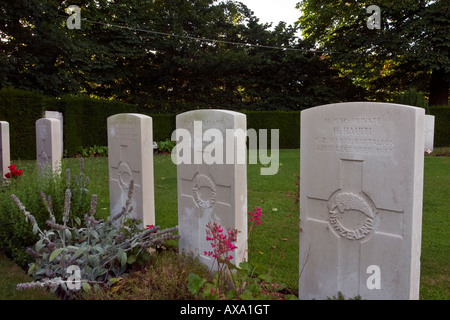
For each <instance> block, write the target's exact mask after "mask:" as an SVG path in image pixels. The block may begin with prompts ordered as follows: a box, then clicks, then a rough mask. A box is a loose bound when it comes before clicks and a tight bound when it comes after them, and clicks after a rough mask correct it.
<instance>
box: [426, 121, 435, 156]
mask: <svg viewBox="0 0 450 320" xmlns="http://www.w3.org/2000/svg"><path fill="white" fill-rule="evenodd" d="M433 149H434V116H432V115H425V152H427V153H431V152H433Z"/></svg>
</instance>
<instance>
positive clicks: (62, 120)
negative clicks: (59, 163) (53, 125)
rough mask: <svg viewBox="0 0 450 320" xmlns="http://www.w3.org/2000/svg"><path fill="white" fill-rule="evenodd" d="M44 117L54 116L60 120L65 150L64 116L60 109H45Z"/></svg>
mask: <svg viewBox="0 0 450 320" xmlns="http://www.w3.org/2000/svg"><path fill="white" fill-rule="evenodd" d="M44 118H52V119H58V120H59V127H60V135H61V150H63V152H64V117H63V114H62V113H61V112H58V111H45V114H44Z"/></svg>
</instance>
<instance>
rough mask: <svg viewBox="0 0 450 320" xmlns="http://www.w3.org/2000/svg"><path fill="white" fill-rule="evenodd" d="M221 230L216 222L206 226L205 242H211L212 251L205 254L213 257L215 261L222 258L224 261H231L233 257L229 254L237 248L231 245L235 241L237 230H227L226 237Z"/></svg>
mask: <svg viewBox="0 0 450 320" xmlns="http://www.w3.org/2000/svg"><path fill="white" fill-rule="evenodd" d="M222 232H223V228H222V227H221V226H220V225H218V224H217V223H216V222H214V223H211V222H209V223H208V224H207V225H206V240H207V241H211V248H213V251H210V252H206V251H205V255H206V254H207V255H208V256H213V257H214V258H215V259H218V258H222V259H224V260H231V259H233V256H231V255H230V253H231V252H232V251H233V250H235V249H237V246H236V245H234V244H233V242H235V241H236V240H237V232H238V231H237V230H236V229H234V228H233V229H230V230H228V233H227V235H225V234H223V233H222Z"/></svg>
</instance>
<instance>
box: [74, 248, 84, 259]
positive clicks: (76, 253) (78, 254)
mask: <svg viewBox="0 0 450 320" xmlns="http://www.w3.org/2000/svg"><path fill="white" fill-rule="evenodd" d="M85 251H86V248H83V247H81V248H78V249H77V251H75V255H74V258H75V259H76V258H78V257H79V256H81V255H82V254H83V253H84V252H85Z"/></svg>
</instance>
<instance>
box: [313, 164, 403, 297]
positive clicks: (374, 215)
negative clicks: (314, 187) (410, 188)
mask: <svg viewBox="0 0 450 320" xmlns="http://www.w3.org/2000/svg"><path fill="white" fill-rule="evenodd" d="M363 164H364V161H361V160H347V159H340V179H339V180H340V188H339V189H338V190H336V191H335V192H333V193H332V194H331V196H330V197H329V198H328V199H320V198H316V197H312V196H308V197H307V199H308V200H307V206H308V208H309V212H311V214H310V216H309V217H308V218H307V220H309V221H311V222H314V223H319V224H321V225H323V226H324V228H325V229H327V230H330V231H331V235H330V237H329V238H330V241H332V243H330V247H332V248H333V249H332V250H335V252H334V254H335V256H336V261H335V262H336V263H337V264H338V266H336V267H338V268H336V272H337V274H336V277H337V279H338V280H337V281H338V283H337V285H338V287H339V290H340V288H342V286H343V285H344V284H345V287H346V288H347V289H349V288H350V289H349V290H350V291H351V292H354V293H359V292H360V288H361V286H365V281H363V280H364V279H363V278H362V275H363V274H366V268H367V266H369V265H371V264H374V263H376V262H373V261H372V262H369V261H368V260H370V257H367V256H365V255H364V254H363V247H364V246H365V245H367V244H368V243H370V241H371V239H373V238H374V237H375V238H376V237H377V236H379V235H382V236H389V237H399V238H401V237H402V220H403V214H402V212H400V211H395V210H386V209H383V208H377V207H376V206H375V204H374V203H373V202H372V200H371V199H370V198H369V196H368V195H367V194H366V193H365V192H364V191H363V186H364V179H363ZM331 239H333V240H331ZM317 254H320V253H317Z"/></svg>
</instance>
